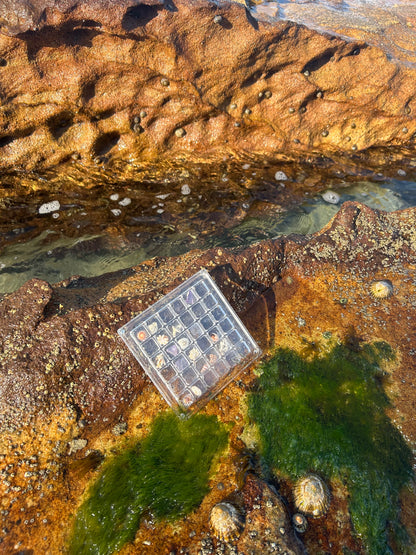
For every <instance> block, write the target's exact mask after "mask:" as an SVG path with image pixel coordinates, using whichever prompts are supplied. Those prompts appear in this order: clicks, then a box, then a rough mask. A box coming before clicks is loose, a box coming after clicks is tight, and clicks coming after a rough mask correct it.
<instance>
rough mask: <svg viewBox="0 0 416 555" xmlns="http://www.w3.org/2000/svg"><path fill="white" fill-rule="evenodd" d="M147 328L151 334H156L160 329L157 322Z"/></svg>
mask: <svg viewBox="0 0 416 555" xmlns="http://www.w3.org/2000/svg"><path fill="white" fill-rule="evenodd" d="M147 327H148V328H149V331H150V333H156V332H157V330H158V329H159V326H158V325H157V322H152V323H151V324H148V326H147Z"/></svg>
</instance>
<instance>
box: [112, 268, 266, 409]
mask: <svg viewBox="0 0 416 555" xmlns="http://www.w3.org/2000/svg"><path fill="white" fill-rule="evenodd" d="M118 333H119V335H120V337H121V338H122V339H123V340H124V342H125V343H126V345H127V346H128V348H129V349H130V350H131V352H132V353H133V355H134V356H135V358H136V359H137V360H138V362H139V363H140V364H141V366H142V368H143V369H144V371H145V372H146V374H147V375H148V376H149V378H150V379H151V380H152V382H153V383H154V384H155V386H156V387H157V388H158V390H159V391H160V393H161V394H162V395H163V397H164V398H165V400H166V401H167V402H168V403H169V405H170V406H171V407H173V408H176V409H179V410H184V411H188V410H189V411H196V410H199V409H200V408H201V407H202V406H203V405H205V404H206V403H207V402H208V401H209V399H212V398H213V397H214V396H215V395H217V393H219V392H220V391H221V390H222V389H223V388H224V387H225V386H226V385H227V384H228V383H229V382H230V381H231V380H232V379H234V378H235V377H236V376H237V375H238V374H239V373H240V372H241V371H242V370H243V369H244V368H246V367H247V366H248V365H249V364H251V363H253V362H254V361H255V360H256V359H257V358H258V357H259V356H260V353H261V350H260V348H259V346H258V345H257V343H256V342H255V341H254V340H253V338H252V337H251V335H250V334H249V332H248V331H247V329H246V328H245V326H244V325H243V323H242V322H241V320H240V319H239V318H238V316H237V314H236V313H235V312H234V310H233V309H232V307H231V306H230V304H229V303H228V301H227V300H226V298H225V297H224V295H223V294H222V293H221V291H220V289H219V288H218V287H217V285H216V284H215V282H214V281H213V280H212V278H211V277H210V275H209V273H208V272H207V271H206V270H201V271H200V272H198V273H196V274H195V275H193V276H192V277H190V278H189V279H187V280H186V281H185V282H184V283H182V284H181V285H179V286H178V287H176V288H175V289H173V290H172V291H170V292H169V293H168V294H167V295H165V296H164V297H163V298H162V299H160V300H159V301H157V302H156V303H155V304H153V305H152V306H150V307H149V308H147V309H146V310H145V311H143V312H142V313H141V314H139V315H138V316H136V317H135V318H133V319H132V320H130V321H129V322H128V323H127V324H125V325H124V326H123V327H121V328H120V329H119V330H118Z"/></svg>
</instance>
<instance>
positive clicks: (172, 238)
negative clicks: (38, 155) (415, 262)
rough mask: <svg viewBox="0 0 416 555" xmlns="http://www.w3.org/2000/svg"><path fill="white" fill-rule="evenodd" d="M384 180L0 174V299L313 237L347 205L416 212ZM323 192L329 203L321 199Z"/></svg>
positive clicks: (268, 170) (395, 175)
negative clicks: (149, 263) (197, 254)
mask: <svg viewBox="0 0 416 555" xmlns="http://www.w3.org/2000/svg"><path fill="white" fill-rule="evenodd" d="M276 172H283V174H281V175H280V174H279V173H277V178H278V179H276ZM385 173H387V174H389V175H388V176H386V175H384V174H383V173H382V172H378V173H376V172H373V171H370V170H366V169H361V170H360V171H357V170H354V172H352V171H350V172H347V171H342V170H340V169H336V168H330V169H328V168H318V167H316V166H314V167H309V166H307V165H304V166H301V165H294V164H287V165H283V166H282V165H279V166H276V165H274V164H273V163H264V164H258V163H253V162H252V161H248V162H246V163H240V164H238V165H237V164H230V163H228V164H225V163H224V165H223V166H221V167H215V168H213V167H211V166H209V167H194V168H188V169H184V168H180V167H167V168H165V169H164V171H162V172H160V173H158V174H157V175H153V174H152V173H151V172H150V173H149V171H147V170H146V171H142V172H140V171H139V170H137V171H136V172H133V174H132V177H131V179H126V178H125V177H124V178H123V179H122V180H120V179H119V176H118V175H117V173H116V172H114V171H112V170H100V171H98V170H97V173H96V174H94V173H91V171H90V170H88V171H87V170H83V169H82V168H79V167H74V168H70V171H69V173H68V174H67V176H66V177H65V178H63V177H62V174H60V175H59V176H58V175H55V174H54V173H51V172H50V173H49V174H46V175H42V176H40V175H36V174H33V175H30V176H29V175H19V176H17V177H16V176H2V177H0V189H2V190H3V196H2V201H1V204H0V248H1V250H0V293H7V292H11V291H13V290H15V289H17V288H18V287H19V286H20V285H22V284H23V283H24V282H25V281H26V280H28V279H30V278H32V277H37V278H41V279H45V280H46V281H48V282H50V283H55V282H58V281H61V280H63V279H66V278H68V277H70V276H71V275H82V276H95V275H101V274H103V273H105V272H111V271H115V270H119V269H122V268H126V267H131V266H134V265H137V264H140V263H141V262H143V261H144V260H147V259H149V258H152V257H154V256H175V255H178V254H181V253H184V252H186V251H188V250H191V249H195V248H200V249H206V248H209V247H213V246H219V245H221V246H223V247H244V246H247V245H249V244H251V243H253V242H256V241H259V240H262V239H268V238H272V237H276V236H280V235H289V234H291V233H296V234H310V233H314V232H316V231H318V230H320V229H321V228H322V227H323V226H324V225H325V224H326V223H327V222H328V221H329V220H330V219H331V218H332V217H333V216H334V215H335V214H336V213H337V211H338V210H339V208H340V207H341V205H342V204H343V203H344V202H346V201H349V200H356V201H359V202H362V203H364V204H367V205H368V206H370V207H372V208H377V209H381V210H387V211H391V210H398V209H403V208H407V207H409V206H416V181H415V180H414V177H409V176H408V175H404V174H405V173H406V172H405V171H404V170H402V169H400V168H399V169H398V170H397V169H396V170H391V169H389V171H386V172H385ZM406 179H407V180H406ZM328 190H330V191H333V192H335V193H336V194H337V195H338V196H339V200H338V202H337V203H336V204H333V203H331V202H327V201H325V198H327V196H326V195H325V192H326V191H328ZM58 191H59V192H58ZM332 196H333V195H332ZM329 200H333V199H332V198H330V199H329ZM50 202H52V203H55V206H54V205H52V206H48V204H47V203H50ZM57 203H59V204H57ZM41 207H42V208H41ZM48 208H49V209H50V210H51V211H48ZM45 211H46V213H42V212H45Z"/></svg>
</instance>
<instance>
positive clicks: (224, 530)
mask: <svg viewBox="0 0 416 555" xmlns="http://www.w3.org/2000/svg"><path fill="white" fill-rule="evenodd" d="M209 524H210V527H211V529H212V532H213V534H214V536H215V537H216V538H217V539H219V540H221V541H223V542H226V543H228V542H231V541H235V540H237V539H238V538H239V537H240V534H241V532H242V531H243V529H244V516H243V515H242V513H241V512H240V511H239V510H238V509H237V508H236V507H234V505H231V503H227V502H225V501H223V502H221V503H217V504H216V505H214V506H213V507H212V509H211V514H210V517H209Z"/></svg>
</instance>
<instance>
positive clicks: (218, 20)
mask: <svg viewBox="0 0 416 555" xmlns="http://www.w3.org/2000/svg"><path fill="white" fill-rule="evenodd" d="M213 21H214V23H221V22H222V15H215V16H214V19H213Z"/></svg>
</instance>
